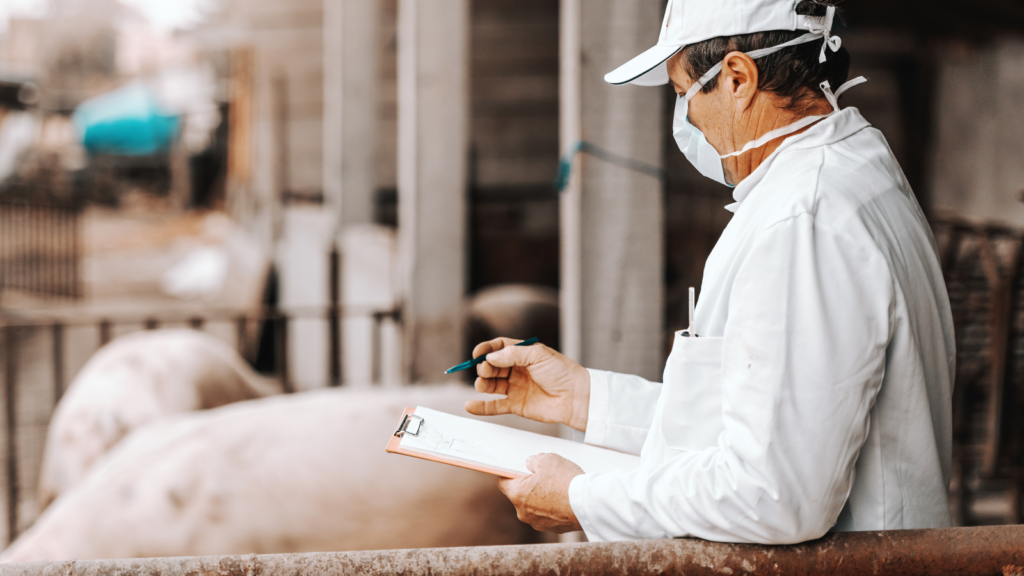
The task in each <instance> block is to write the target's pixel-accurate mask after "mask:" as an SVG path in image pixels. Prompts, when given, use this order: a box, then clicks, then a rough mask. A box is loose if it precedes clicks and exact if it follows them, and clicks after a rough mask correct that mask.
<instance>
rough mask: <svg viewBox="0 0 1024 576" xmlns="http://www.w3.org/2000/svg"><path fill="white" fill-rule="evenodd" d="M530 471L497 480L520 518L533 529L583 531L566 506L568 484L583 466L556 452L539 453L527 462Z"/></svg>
mask: <svg viewBox="0 0 1024 576" xmlns="http://www.w3.org/2000/svg"><path fill="white" fill-rule="evenodd" d="M526 467H527V468H528V469H529V470H530V472H533V474H531V475H529V476H527V477H526V478H520V479H518V480H509V479H502V480H498V489H499V490H501V491H502V493H504V494H505V496H508V499H509V500H511V501H512V504H513V505H515V507H516V512H517V514H518V516H519V520H521V521H523V522H525V523H527V524H529V525H530V526H532V527H533V529H534V530H539V531H541V532H554V533H556V534H564V533H566V532H573V531H575V530H582V529H583V528H582V527H581V526H580V522H579V520H577V519H576V514H574V513H573V511H572V507H571V506H570V505H569V483H570V482H572V479H573V478H575V477H576V476H579V475H580V474H583V469H582V468H580V467H579V466H577V465H576V464H574V463H572V462H570V461H568V460H566V459H565V458H562V457H561V456H559V455H558V454H538V455H536V456H531V457H530V458H529V459H528V460H527V461H526Z"/></svg>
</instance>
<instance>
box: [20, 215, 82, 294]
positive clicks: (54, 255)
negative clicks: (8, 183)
mask: <svg viewBox="0 0 1024 576" xmlns="http://www.w3.org/2000/svg"><path fill="white" fill-rule="evenodd" d="M81 212H82V210H81V208H80V207H79V206H78V205H77V204H73V203H68V204H58V203H41V202H35V201H32V202H30V201H28V200H22V199H18V200H0V289H4V288H7V289H15V290H22V291H25V292H28V293H31V294H35V295H46V296H64V297H69V298H78V297H80V296H81V295H82V283H81V278H80V267H79V263H80V261H81V256H82V247H81V224H80V215H81Z"/></svg>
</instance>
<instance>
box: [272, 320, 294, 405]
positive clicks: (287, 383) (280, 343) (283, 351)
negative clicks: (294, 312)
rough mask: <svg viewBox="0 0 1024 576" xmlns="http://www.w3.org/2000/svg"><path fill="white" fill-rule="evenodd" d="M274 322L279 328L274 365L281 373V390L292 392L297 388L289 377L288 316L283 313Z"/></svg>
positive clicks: (275, 339) (287, 392)
mask: <svg viewBox="0 0 1024 576" xmlns="http://www.w3.org/2000/svg"><path fill="white" fill-rule="evenodd" d="M273 324H274V326H275V327H276V328H277V337H276V338H274V341H275V342H276V344H277V348H276V350H275V351H274V354H275V358H274V360H275V362H274V366H275V367H276V368H277V370H278V371H279V372H280V373H281V391H282V392H284V393H285V394H291V393H292V392H294V391H295V390H294V389H293V388H292V382H291V379H290V378H288V317H287V316H285V315H283V314H282V315H280V316H278V317H277V318H276V320H275V321H274V322H273Z"/></svg>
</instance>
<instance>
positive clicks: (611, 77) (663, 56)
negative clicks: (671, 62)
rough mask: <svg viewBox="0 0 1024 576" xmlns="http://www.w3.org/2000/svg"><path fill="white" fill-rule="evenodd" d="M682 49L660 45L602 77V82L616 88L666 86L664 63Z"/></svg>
mask: <svg viewBox="0 0 1024 576" xmlns="http://www.w3.org/2000/svg"><path fill="white" fill-rule="evenodd" d="M680 49H682V46H661V45H660V44H659V45H657V46H655V47H654V48H651V49H650V50H648V51H646V52H644V53H643V54H641V55H639V56H637V57H636V58H633V59H632V60H630V61H629V62H626V63H625V64H623V65H622V66H619V67H618V68H616V69H615V70H613V71H611V72H609V73H607V74H605V75H604V81H605V82H607V83H609V84H615V85H616V86H618V85H621V84H636V85H638V86H661V85H662V84H668V80H669V78H668V66H667V64H666V62H668V59H669V58H671V57H672V56H674V55H675V53H676V52H679V50H680Z"/></svg>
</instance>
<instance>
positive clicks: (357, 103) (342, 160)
mask: <svg viewBox="0 0 1024 576" xmlns="http://www.w3.org/2000/svg"><path fill="white" fill-rule="evenodd" d="M379 28H380V4H379V3H378V1H377V0H324V62H323V66H324V143H323V147H324V175H323V187H324V199H325V200H326V202H327V204H328V205H329V206H330V207H331V208H332V209H333V210H334V212H335V214H336V216H337V218H338V223H339V225H345V224H369V223H370V222H372V221H373V193H374V191H375V189H376V184H377V183H376V167H377V160H376V152H377V131H378V129H379V127H378V122H377V95H378V92H379V90H378V88H379V82H378V78H379V76H380V71H379V70H378V54H377V51H378V42H377V33H378V29H379Z"/></svg>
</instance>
